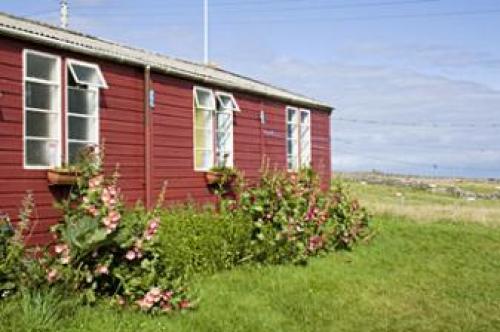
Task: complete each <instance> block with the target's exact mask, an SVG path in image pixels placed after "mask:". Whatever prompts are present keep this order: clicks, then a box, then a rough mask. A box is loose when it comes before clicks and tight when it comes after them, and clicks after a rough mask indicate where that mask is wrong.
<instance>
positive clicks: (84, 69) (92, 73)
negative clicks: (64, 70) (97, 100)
mask: <svg viewBox="0 0 500 332" xmlns="http://www.w3.org/2000/svg"><path fill="white" fill-rule="evenodd" d="M68 68H69V71H70V72H71V75H72V76H73V79H74V80H75V82H76V83H78V84H83V85H86V86H89V87H94V88H103V89H107V88H108V84H107V83H106V80H105V79H104V76H103V75H102V72H101V69H100V68H99V66H98V65H96V64H93V63H86V62H81V61H76V60H68Z"/></svg>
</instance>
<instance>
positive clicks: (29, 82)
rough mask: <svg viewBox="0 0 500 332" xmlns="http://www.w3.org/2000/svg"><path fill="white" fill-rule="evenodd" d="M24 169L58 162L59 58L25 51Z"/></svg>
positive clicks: (59, 124) (59, 152) (59, 151)
mask: <svg viewBox="0 0 500 332" xmlns="http://www.w3.org/2000/svg"><path fill="white" fill-rule="evenodd" d="M23 73H24V74H23V81H24V166H25V168H31V169H37V168H49V167H54V166H59V165H60V161H61V134H60V133H61V107H60V100H61V98H60V96H61V75H60V58H59V57H56V56H53V55H49V54H45V53H40V52H35V51H30V50H25V51H24V68H23Z"/></svg>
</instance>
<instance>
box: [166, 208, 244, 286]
mask: <svg viewBox="0 0 500 332" xmlns="http://www.w3.org/2000/svg"><path fill="white" fill-rule="evenodd" d="M161 220H162V222H161V227H160V231H159V234H158V238H159V246H160V247H161V250H162V252H163V256H162V260H163V262H164V266H166V267H167V272H168V274H169V275H170V276H171V278H174V279H177V278H183V279H186V278H189V277H190V276H192V275H193V274H198V273H212V272H215V271H218V270H223V269H230V268H231V267H233V266H234V265H236V264H238V263H239V262H240V261H242V260H244V259H245V257H246V256H247V255H248V254H249V252H248V251H249V249H250V247H249V246H250V240H251V239H250V234H251V227H252V225H251V223H250V222H249V220H248V219H247V218H242V217H240V216H238V217H235V216H234V215H232V214H227V213H216V212H215V211H213V209H209V208H207V209H201V210H200V209H196V208H194V207H193V206H183V207H176V208H171V209H168V210H166V211H164V212H163V213H162V215H161Z"/></svg>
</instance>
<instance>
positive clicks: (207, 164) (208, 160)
mask: <svg viewBox="0 0 500 332" xmlns="http://www.w3.org/2000/svg"><path fill="white" fill-rule="evenodd" d="M195 167H196V168H197V169H209V168H211V167H212V151H204V150H203V151H196V152H195Z"/></svg>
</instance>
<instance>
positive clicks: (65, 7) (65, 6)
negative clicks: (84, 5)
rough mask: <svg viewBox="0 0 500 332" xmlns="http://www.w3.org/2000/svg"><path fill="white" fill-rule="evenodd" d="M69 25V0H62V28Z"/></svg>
mask: <svg viewBox="0 0 500 332" xmlns="http://www.w3.org/2000/svg"><path fill="white" fill-rule="evenodd" d="M67 27H68V1H67V0H61V28H63V29H66V28H67Z"/></svg>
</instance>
